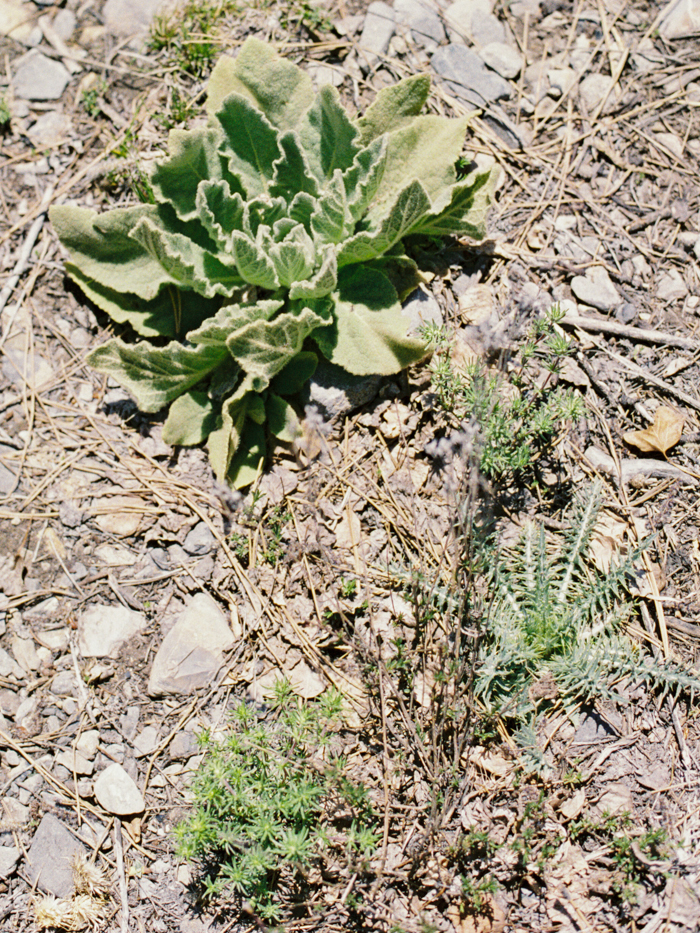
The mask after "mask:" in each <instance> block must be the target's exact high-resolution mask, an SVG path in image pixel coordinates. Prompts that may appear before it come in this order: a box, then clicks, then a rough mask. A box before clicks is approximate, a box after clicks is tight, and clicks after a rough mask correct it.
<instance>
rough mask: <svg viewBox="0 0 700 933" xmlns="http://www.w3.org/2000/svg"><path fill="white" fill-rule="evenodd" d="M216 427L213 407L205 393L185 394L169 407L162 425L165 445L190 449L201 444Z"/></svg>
mask: <svg viewBox="0 0 700 933" xmlns="http://www.w3.org/2000/svg"><path fill="white" fill-rule="evenodd" d="M215 426H216V412H215V411H214V405H213V403H212V401H211V399H210V398H209V396H208V395H207V393H206V392H195V391H193V392H185V394H184V395H181V396H180V397H179V398H176V399H175V401H174V402H173V403H172V405H171V406H170V412H169V413H168V417H167V418H166V420H165V424H164V425H163V440H164V441H165V443H166V444H182V446H183V447H192V446H194V445H195V444H201V443H203V442H204V441H205V440H206V439H207V437H208V436H209V434H210V433H211V432H212V431H213V430H214V428H215Z"/></svg>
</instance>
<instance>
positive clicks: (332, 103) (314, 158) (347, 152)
mask: <svg viewBox="0 0 700 933" xmlns="http://www.w3.org/2000/svg"><path fill="white" fill-rule="evenodd" d="M299 135H300V137H301V144H302V146H303V147H304V150H305V152H306V158H307V160H308V164H309V166H310V168H311V171H312V172H313V174H314V175H315V176H316V178H317V179H318V180H319V181H320V182H323V181H325V180H326V179H328V178H332V177H333V173H334V172H335V170H336V169H340V170H341V172H344V171H345V170H346V169H348V168H350V166H351V165H352V162H353V159H354V158H355V156H356V155H357V153H358V152H359V150H360V147H359V145H358V144H357V142H356V139H357V136H358V131H357V127H355V126H353V124H352V123H351V121H350V118H349V117H348V115H347V113H346V112H345V109H344V108H343V106H342V104H341V103H340V95H339V94H338V91H337V90H336V89H335V88H334V87H332V86H331V85H329V84H326V85H324V86H323V87H322V88H321V90H320V91H319V92H318V94H317V95H316V100H315V101H314V103H313V106H312V107H311V108H310V110H309V111H308V113H307V114H306V115H305V116H304V119H303V120H302V122H301V125H300V127H299Z"/></svg>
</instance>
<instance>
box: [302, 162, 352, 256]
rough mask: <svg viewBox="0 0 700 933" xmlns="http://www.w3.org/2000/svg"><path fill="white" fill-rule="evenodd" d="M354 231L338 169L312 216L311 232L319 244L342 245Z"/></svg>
mask: <svg viewBox="0 0 700 933" xmlns="http://www.w3.org/2000/svg"><path fill="white" fill-rule="evenodd" d="M351 229H352V216H351V214H350V207H349V206H348V199H347V194H346V193H345V185H344V184H343V175H342V173H341V171H340V169H336V170H335V172H334V174H333V179H332V180H331V181H330V182H329V183H328V184H327V185H326V187H325V190H324V192H323V194H322V195H321V197H320V198H319V199H318V201H317V202H316V208H315V209H314V212H313V214H312V215H311V230H312V232H313V234H314V237H315V239H316V241H317V242H319V243H340V241H341V240H342V239H344V238H345V237H346V236H347V234H348V232H349V231H350V230H351Z"/></svg>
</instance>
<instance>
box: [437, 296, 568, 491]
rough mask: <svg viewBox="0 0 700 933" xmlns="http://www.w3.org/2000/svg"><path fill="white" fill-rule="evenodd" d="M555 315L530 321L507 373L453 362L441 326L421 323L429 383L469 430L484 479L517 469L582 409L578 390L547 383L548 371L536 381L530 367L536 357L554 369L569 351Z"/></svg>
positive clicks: (449, 341) (529, 461) (555, 311)
mask: <svg viewBox="0 0 700 933" xmlns="http://www.w3.org/2000/svg"><path fill="white" fill-rule="evenodd" d="M560 317H561V312H560V311H559V309H558V308H556V307H555V308H553V309H552V310H551V311H550V312H549V314H548V315H546V316H545V317H544V318H542V319H540V320H538V321H536V322H535V324H534V325H533V326H532V328H531V329H530V332H529V333H528V334H527V336H526V338H525V341H524V342H523V344H522V345H521V346H520V347H519V349H518V350H517V351H516V352H515V357H514V359H513V361H512V362H511V365H512V371H511V372H510V373H509V374H508V375H506V374H505V373H502V372H499V371H493V370H490V369H488V368H487V366H486V365H485V364H484V363H482V362H480V361H477V362H472V363H466V364H463V365H461V366H460V365H455V363H454V362H453V359H452V342H453V341H452V337H451V335H450V333H449V332H448V331H447V329H446V328H444V327H440V326H437V325H427V326H426V327H425V328H424V334H425V337H426V339H427V340H428V341H429V342H430V343H431V344H432V346H433V347H434V348H435V354H434V356H433V359H432V362H431V368H432V386H433V389H434V391H435V394H436V395H437V398H438V401H439V403H440V405H441V406H442V407H443V409H445V411H446V412H448V413H449V415H450V416H451V418H452V419H453V422H454V423H455V424H456V425H458V426H460V427H462V428H465V427H468V426H471V427H473V428H474V429H475V431H476V436H475V438H474V443H475V445H476V450H475V453H476V457H477V460H478V464H479V468H480V469H481V471H482V472H483V473H484V474H485V475H486V476H488V477H489V478H490V479H502V478H504V477H510V476H512V475H513V474H514V473H515V474H520V473H522V472H523V471H524V470H526V469H527V468H528V467H530V466H531V465H532V463H533V460H534V458H535V456H536V455H537V453H538V452H539V451H541V450H543V449H545V448H546V446H547V444H548V443H549V442H550V441H551V439H552V437H553V436H554V434H555V432H556V431H558V430H559V429H560V428H561V427H562V426H563V425H565V424H566V423H567V422H570V421H575V420H576V419H578V418H579V417H581V416H582V414H583V402H582V400H581V397H580V395H578V394H576V393H574V392H572V391H570V390H567V389H562V388H560V387H558V386H554V385H552V382H551V379H550V377H549V376H548V377H547V378H546V379H545V380H543V381H540V382H538V381H536V379H535V376H536V375H537V374H536V373H534V372H532V367H531V366H530V364H531V362H532V361H533V360H534V359H537V361H538V362H539V363H543V364H544V366H545V368H546V369H547V370H548V372H549V373H550V374H554V373H556V372H557V370H558V367H559V365H560V363H561V360H562V359H563V357H565V356H566V355H567V354H568V352H569V344H568V342H567V340H566V338H562V337H560V336H559V335H558V334H556V333H555V332H554V330H553V327H554V325H555V324H556V322H557V321H558V320H559V319H560Z"/></svg>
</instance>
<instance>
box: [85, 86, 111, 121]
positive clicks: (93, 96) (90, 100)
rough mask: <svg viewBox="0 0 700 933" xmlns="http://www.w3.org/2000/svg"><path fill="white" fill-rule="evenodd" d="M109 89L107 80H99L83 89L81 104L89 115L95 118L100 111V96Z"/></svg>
mask: <svg viewBox="0 0 700 933" xmlns="http://www.w3.org/2000/svg"><path fill="white" fill-rule="evenodd" d="M106 90H107V82H106V81H98V82H97V83H96V84H93V86H92V87H89V88H88V89H87V90H85V91H83V93H82V94H81V96H80V105H81V107H82V108H83V110H84V111H85V112H86V113H87V115H88V116H89V117H92V118H93V119H95V117H97V116H98V115H99V113H100V97H101V96H102V95H103V94H104V93H105V91H106Z"/></svg>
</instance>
